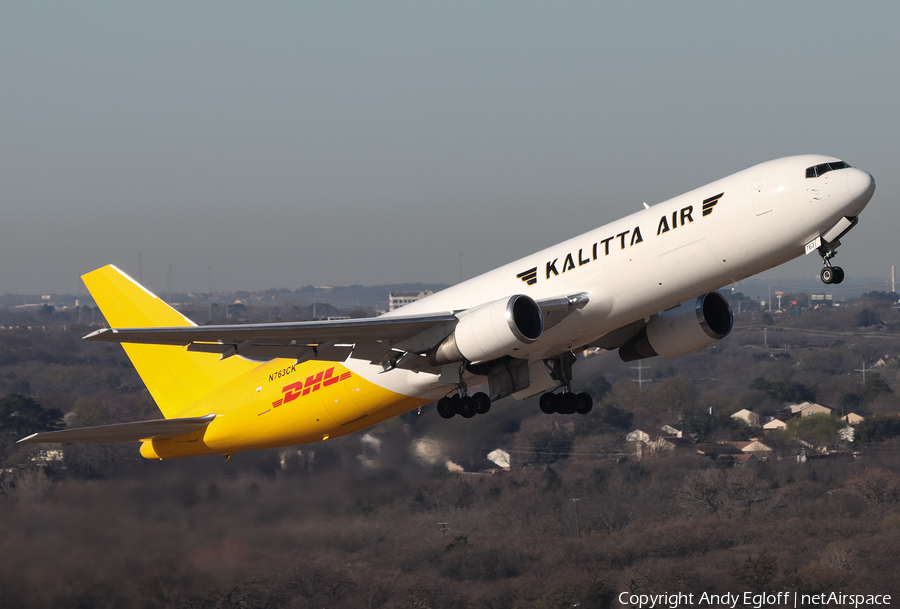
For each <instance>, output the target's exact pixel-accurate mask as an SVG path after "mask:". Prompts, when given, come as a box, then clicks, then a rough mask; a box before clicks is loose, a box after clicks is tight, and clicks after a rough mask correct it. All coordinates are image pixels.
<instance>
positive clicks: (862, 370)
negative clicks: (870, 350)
mask: <svg viewBox="0 0 900 609" xmlns="http://www.w3.org/2000/svg"><path fill="white" fill-rule="evenodd" d="M853 372H862V375H863V380H862V383H861V384H862V385H865V384H866V372H872V369H871V368H869V369H868V370H866V361H865V360H863V367H862V368H854V369H853Z"/></svg>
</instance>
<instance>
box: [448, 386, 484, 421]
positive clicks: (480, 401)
mask: <svg viewBox="0 0 900 609" xmlns="http://www.w3.org/2000/svg"><path fill="white" fill-rule="evenodd" d="M490 409H491V398H489V397H488V395H487V394H486V393H483V392H481V391H479V392H478V393H476V394H475V395H471V396H470V395H466V390H465V387H463V388H462V389H460V391H459V393H457V394H456V395H452V396H446V397H443V398H441V399H439V400H438V403H437V411H438V414H439V415H441V416H442V417H444V418H445V419H452V418H453V417H454V416H455V415H460V416H461V417H463V418H466V419H471V418H472V417H474V416H475V415H476V414H485V413H486V412H487V411H488V410H490Z"/></svg>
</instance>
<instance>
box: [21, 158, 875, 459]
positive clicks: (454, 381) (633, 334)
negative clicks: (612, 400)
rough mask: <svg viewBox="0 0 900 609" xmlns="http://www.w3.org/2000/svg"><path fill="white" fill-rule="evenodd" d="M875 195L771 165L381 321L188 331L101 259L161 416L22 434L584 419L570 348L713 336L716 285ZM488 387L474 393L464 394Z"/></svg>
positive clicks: (780, 254)
mask: <svg viewBox="0 0 900 609" xmlns="http://www.w3.org/2000/svg"><path fill="white" fill-rule="evenodd" d="M874 192H875V181H874V180H873V179H872V176H871V175H869V174H868V173H867V172H865V171H863V170H861V169H857V168H853V167H851V166H850V165H848V164H847V163H845V162H843V161H841V160H839V159H836V158H834V157H829V156H821V155H804V156H793V157H786V158H781V159H777V160H774V161H768V162H766V163H762V164H760V165H756V166H754V167H751V168H749V169H745V170H743V171H740V172H738V173H735V174H733V175H730V176H728V177H726V178H722V179H721V180H717V181H715V182H712V183H710V184H707V185H705V186H701V187H700V188H697V189H695V190H692V191H690V192H688V193H685V194H683V195H680V196H678V197H675V198H674V199H669V200H668V201H664V202H662V203H659V204H657V205H653V206H646V205H645V209H643V210H641V211H639V212H637V213H634V214H631V215H629V216H626V217H625V218H622V219H621V220H617V221H615V222H612V223H611V224H607V225H605V226H601V227H600V228H597V229H594V230H592V231H590V232H587V233H584V234H582V235H579V236H577V237H574V238H572V239H569V240H568V241H564V242H562V243H559V244H557V245H554V246H552V247H548V248H547V249H544V250H542V251H540V252H537V253H535V254H532V255H530V256H527V257H525V258H522V259H520V260H517V261H515V262H512V263H510V264H507V265H505V266H502V267H500V268H498V269H496V270H493V271H490V272H488V273H485V274H484V275H481V276H479V277H475V278H473V279H470V280H468V281H465V282H463V283H460V284H458V285H455V286H453V287H450V288H447V289H446V290H443V291H441V292H438V293H436V294H433V295H430V296H428V297H426V298H423V299H421V300H419V301H417V302H413V303H411V304H408V305H406V306H404V307H403V308H402V309H399V310H397V311H392V312H391V313H388V314H385V315H382V316H380V317H374V318H366V319H351V320H342V321H312V322H298V323H276V324H248V325H221V326H197V325H196V324H195V323H193V322H192V321H191V320H189V319H187V318H185V317H184V316H183V315H181V314H180V313H178V311H176V310H174V309H172V308H171V307H169V306H168V305H167V304H166V303H164V302H163V301H162V300H160V299H159V298H158V297H156V296H155V295H153V294H152V293H150V292H149V291H147V290H146V289H145V288H144V287H142V286H141V285H139V284H138V283H137V282H135V281H134V280H133V279H131V278H130V277H128V276H127V275H126V274H124V273H123V272H122V271H120V270H119V269H117V268H116V267H114V266H106V267H103V268H101V269H98V270H96V271H93V272H90V273H88V274H86V275H84V277H83V279H84V282H85V284H86V285H87V287H88V289H89V290H90V292H91V295H92V296H93V297H94V300H95V301H96V302H97V305H98V306H99V307H100V309H101V310H102V311H103V315H104V316H105V317H106V320H107V322H108V323H109V324H110V325H111V326H112V327H111V328H108V329H103V330H99V331H97V332H93V333H92V334H89V335H88V336H86V337H85V339H87V340H94V341H107V342H117V343H122V346H123V347H124V348H125V351H126V352H127V353H128V356H129V357H130V358H131V361H132V363H133V364H134V366H135V367H136V368H137V370H138V372H139V373H140V375H141V378H142V379H143V381H144V383H145V384H146V386H147V389H148V390H149V391H150V394H151V395H152V396H153V399H154V400H156V403H157V405H158V406H159V409H160V411H161V412H162V414H163V416H164V417H165V418H164V419H159V420H154V421H139V422H135V423H123V424H117V425H106V426H101V427H93V428H81V429H65V430H62V431H53V432H46V433H38V434H34V435H31V436H29V437H27V438H24V439H22V440H20V442H28V443H39V442H142V445H141V449H140V451H141V454H142V455H143V456H144V457H146V458H148V459H170V458H173V457H187V456H193V455H208V454H219V455H225V456H230V455H232V454H233V453H236V452H239V451H245V450H254V449H260V448H274V447H279V446H290V445H295V444H304V443H309V442H318V441H322V440H327V439H329V438H335V437H338V436H343V435H346V434H349V433H353V432H356V431H360V430H362V429H366V428H367V427H371V426H373V425H376V424H377V423H380V422H382V421H384V420H386V419H389V418H391V417H394V416H397V415H399V414H402V413H404V412H407V411H410V410H413V409H415V408H418V407H420V406H422V405H424V404H427V403H429V402H433V401H435V400H436V401H437V411H438V413H439V414H440V415H441V416H443V417H445V418H450V417H453V416H456V415H459V416H463V417H467V418H470V417H473V416H476V415H478V414H483V413H486V412H487V411H488V410H489V409H490V406H491V402H492V401H495V400H499V399H502V398H506V397H509V396H512V397H514V398H518V399H524V398H527V397H530V396H534V395H537V394H543V395H542V396H541V398H540V408H541V410H543V411H544V412H546V413H562V414H574V413H582V414H586V413H587V412H589V411H590V410H591V407H592V403H591V398H590V396H589V395H587V394H585V393H575V392H574V391H573V390H572V368H573V363H575V360H576V358H575V355H574V352H576V351H578V350H580V349H583V348H585V347H588V346H593V347H600V348H603V349H607V350H612V349H617V350H618V352H619V354H620V356H621V357H622V359H624V360H626V361H631V360H635V359H640V358H646V357H653V356H656V355H661V356H663V357H666V358H674V357H678V356H680V355H684V354H686V353H691V352H692V351H696V350H698V349H702V348H703V347H706V346H708V345H711V344H713V343H715V342H716V341H719V340H721V339H722V338H724V337H725V336H726V335H728V333H729V332H730V331H731V328H732V322H733V317H732V312H731V309H730V307H729V306H728V303H727V302H726V300H725V299H724V298H723V297H722V296H721V295H719V294H718V293H717V292H715V290H716V289H718V288H721V287H723V286H725V285H728V284H732V283H734V282H736V281H740V280H742V279H744V278H746V277H750V276H751V275H754V274H756V273H760V272H762V271H765V270H768V269H771V268H772V267H775V266H778V265H779V264H783V263H784V262H787V261H788V260H791V259H793V258H796V257H798V256H801V255H803V254H804V253H806V254H811V253H815V254H817V255H818V256H820V257H821V259H822V270H821V279H822V281H824V282H825V283H840V282H841V281H842V280H843V278H844V272H843V270H842V269H841V268H840V267H837V266H833V265H832V262H831V260H832V258H833V257H834V255H835V252H836V250H837V248H838V246H839V245H840V240H841V239H842V238H843V236H844V235H845V234H846V233H847V231H849V230H850V229H851V228H853V226H855V225H856V223H857V218H858V216H859V214H860V212H862V210H863V208H864V207H865V206H866V204H867V203H868V202H869V200H870V199H871V198H872V195H873V193H874ZM485 383H486V384H487V392H481V391H479V392H477V393H475V394H474V395H470V393H469V389H468V388H469V387H470V386H473V387H474V386H477V385H483V384H485Z"/></svg>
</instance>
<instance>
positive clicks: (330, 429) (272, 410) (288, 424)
mask: <svg viewBox="0 0 900 609" xmlns="http://www.w3.org/2000/svg"><path fill="white" fill-rule="evenodd" d="M279 373H281V375H280V376H279ZM329 381H330V382H329ZM304 393H305V395H304ZM428 402H429V400H423V399H419V398H413V397H409V396H405V395H401V394H398V393H394V392H392V391H389V390H387V389H384V388H382V387H379V386H378V385H375V384H374V383H370V382H369V381H366V380H365V379H363V378H362V377H361V376H359V375H357V374H354V373H352V372H350V371H349V370H347V368H345V367H344V366H342V365H340V364H337V363H334V362H306V363H304V364H298V365H296V366H295V365H293V360H273V361H271V362H268V363H266V364H262V365H260V366H259V367H258V368H256V369H255V370H253V371H252V372H250V373H248V374H246V375H244V376H242V377H240V378H238V379H235V380H234V381H233V382H231V383H228V384H226V385H223V386H222V387H220V388H219V389H217V390H215V391H214V392H212V393H211V394H210V395H209V396H207V397H206V398H204V399H202V400H200V401H198V402H197V403H195V404H193V405H192V406H191V407H190V408H188V409H187V410H185V411H184V412H181V413H179V414H178V416H182V417H192V416H202V415H205V414H209V413H215V414H216V415H218V416H217V418H216V419H215V420H214V421H213V422H212V423H210V424H209V426H208V427H206V428H205V429H203V430H200V431H198V432H195V433H193V434H191V435H188V436H181V437H179V438H173V439H169V440H153V441H148V442H144V444H143V445H142V446H141V455H143V456H144V457H146V458H148V459H172V458H175V457H190V456H198V455H210V454H218V455H230V454H232V453H236V452H240V451H244V450H255V449H259V448H277V447H281V446H293V445H296V444H307V443H310V442H320V441H322V440H327V439H329V438H336V437H339V436H343V435H346V434H350V433H354V432H357V431H360V430H363V429H366V428H367V427H371V426H372V425H375V424H377V423H380V422H382V421H385V420H387V419H390V418H392V417H395V416H397V415H398V414H402V413H404V412H407V411H409V410H412V409H414V408H417V407H418V406H421V405H423V404H426V403H428Z"/></svg>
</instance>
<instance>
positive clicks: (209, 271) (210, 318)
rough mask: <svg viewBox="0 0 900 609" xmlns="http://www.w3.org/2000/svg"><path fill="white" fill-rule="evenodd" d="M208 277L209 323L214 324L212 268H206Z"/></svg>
mask: <svg viewBox="0 0 900 609" xmlns="http://www.w3.org/2000/svg"><path fill="white" fill-rule="evenodd" d="M206 276H207V279H209V322H210V323H212V267H211V266H208V267H206Z"/></svg>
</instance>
